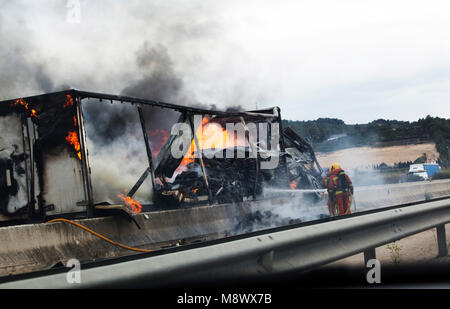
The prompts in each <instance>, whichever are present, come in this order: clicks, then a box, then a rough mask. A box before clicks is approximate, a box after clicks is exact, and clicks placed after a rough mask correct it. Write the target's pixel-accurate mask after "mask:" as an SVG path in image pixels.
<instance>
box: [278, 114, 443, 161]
mask: <svg viewBox="0 0 450 309" xmlns="http://www.w3.org/2000/svg"><path fill="white" fill-rule="evenodd" d="M283 126H290V127H291V128H292V129H294V130H295V131H296V132H297V133H299V134H300V135H302V136H303V137H304V138H305V139H307V140H308V141H309V142H310V143H311V144H312V146H313V147H314V149H315V151H320V152H329V151H335V150H339V149H345V148H350V147H360V146H373V145H375V144H377V143H387V142H401V141H405V140H410V141H411V143H414V142H415V141H416V142H418V141H421V140H422V141H423V140H433V141H434V142H435V144H436V149H437V151H438V152H439V155H440V158H439V159H440V162H441V163H442V164H443V165H445V166H449V165H450V154H449V152H450V119H445V118H439V117H431V116H429V115H428V116H427V117H426V118H423V119H419V120H418V121H413V122H409V121H398V120H384V119H378V120H375V121H372V122H370V123H367V124H355V125H349V124H346V123H345V122H344V121H342V120H340V119H336V118H319V119H317V120H309V121H292V120H284V121H283Z"/></svg>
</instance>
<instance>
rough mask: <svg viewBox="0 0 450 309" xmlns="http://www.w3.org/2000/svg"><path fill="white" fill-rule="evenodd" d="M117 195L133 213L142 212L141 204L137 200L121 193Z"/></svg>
mask: <svg viewBox="0 0 450 309" xmlns="http://www.w3.org/2000/svg"><path fill="white" fill-rule="evenodd" d="M118 197H119V198H120V199H121V200H123V201H124V202H125V205H127V206H128V207H129V208H131V210H133V212H135V213H141V212H142V205H141V203H139V202H138V201H136V200H134V199H132V198H131V197H129V196H124V195H123V194H119V195H118Z"/></svg>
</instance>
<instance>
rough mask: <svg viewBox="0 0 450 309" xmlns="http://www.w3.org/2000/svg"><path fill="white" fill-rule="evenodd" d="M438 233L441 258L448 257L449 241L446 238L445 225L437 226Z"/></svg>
mask: <svg viewBox="0 0 450 309" xmlns="http://www.w3.org/2000/svg"><path fill="white" fill-rule="evenodd" d="M436 232H437V242H438V250H439V256H442V257H443V256H447V255H448V248H447V239H446V237H445V224H442V225H438V226H436Z"/></svg>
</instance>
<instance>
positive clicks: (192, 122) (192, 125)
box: [188, 115, 214, 205]
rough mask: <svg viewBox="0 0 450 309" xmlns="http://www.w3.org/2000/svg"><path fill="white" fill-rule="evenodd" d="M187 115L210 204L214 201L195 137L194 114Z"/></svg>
mask: <svg viewBox="0 0 450 309" xmlns="http://www.w3.org/2000/svg"><path fill="white" fill-rule="evenodd" d="M188 117H189V122H190V124H191V129H192V133H193V135H194V142H195V146H196V147H197V155H198V158H199V160H200V166H201V168H202V175H203V182H204V183H205V186H206V189H207V190H208V199H209V204H210V205H212V204H213V202H214V201H213V197H212V192H211V188H210V187H209V182H208V175H207V174H206V168H205V164H204V163H203V156H202V150H201V149H200V144H199V142H198V138H197V130H196V127H195V124H194V120H193V119H192V118H193V117H194V115H189V116H188ZM200 125H201V124H200Z"/></svg>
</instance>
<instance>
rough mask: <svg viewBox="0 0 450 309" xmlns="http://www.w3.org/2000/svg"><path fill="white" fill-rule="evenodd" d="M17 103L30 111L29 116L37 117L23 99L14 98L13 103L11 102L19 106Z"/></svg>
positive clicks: (34, 111)
mask: <svg viewBox="0 0 450 309" xmlns="http://www.w3.org/2000/svg"><path fill="white" fill-rule="evenodd" d="M19 105H20V106H23V107H25V109H26V110H28V111H29V112H30V116H31V117H36V118H37V112H36V110H34V109H32V108H30V107H29V105H28V103H27V102H25V101H24V100H23V99H18V100H15V101H14V103H12V106H19Z"/></svg>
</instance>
